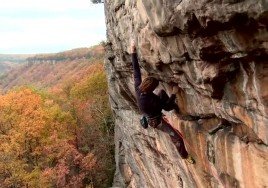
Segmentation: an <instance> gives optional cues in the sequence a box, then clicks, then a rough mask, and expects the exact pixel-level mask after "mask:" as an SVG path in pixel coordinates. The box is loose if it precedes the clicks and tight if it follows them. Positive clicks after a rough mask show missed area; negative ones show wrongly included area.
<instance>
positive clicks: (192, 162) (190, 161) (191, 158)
mask: <svg viewBox="0 0 268 188" xmlns="http://www.w3.org/2000/svg"><path fill="white" fill-rule="evenodd" d="M185 160H186V161H187V162H188V163H190V164H195V160H194V158H193V157H192V156H191V155H188V157H187V158H186V159H185Z"/></svg>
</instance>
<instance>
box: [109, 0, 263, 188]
mask: <svg viewBox="0 0 268 188" xmlns="http://www.w3.org/2000/svg"><path fill="white" fill-rule="evenodd" d="M105 7H106V8H105V11H106V24H107V35H108V44H107V47H106V48H107V58H106V68H107V71H108V73H109V84H110V96H111V102H112V108H113V110H114V113H115V116H116V137H115V142H116V162H117V171H116V174H115V181H114V186H118V187H154V188H157V187H159V188H166V187H171V188H173V187H254V188H255V187H267V186H268V178H267V177H268V148H267V144H268V117H267V105H268V85H267V84H268V62H267V59H268V32H267V30H268V24H267V23H268V12H267V10H268V2H267V1H266V0H221V1H220V0H198V1H195V0H188V1H186V0H169V1H168V0H137V1H133V0H106V2H105ZM131 37H134V38H135V40H136V42H137V45H138V55H139V61H140V65H141V67H142V71H143V75H152V76H155V77H156V78H158V79H159V80H160V81H161V86H160V87H162V88H164V89H165V90H166V91H168V92H170V90H171V86H173V85H178V86H179V87H180V90H179V92H178V93H177V103H178V105H179V107H180V109H181V114H182V115H181V116H178V114H176V113H175V112H165V114H166V116H167V118H168V120H169V122H170V123H171V124H172V125H173V126H174V127H175V128H176V129H178V130H180V131H181V132H182V134H183V136H184V139H185V142H186V147H187V149H188V151H189V152H190V153H191V154H192V155H193V156H194V158H195V159H196V161H197V163H196V164H195V165H189V164H187V163H186V162H185V161H183V160H181V158H180V157H179V154H178V153H177V151H176V149H175V147H174V146H173V144H172V142H171V140H170V138H169V137H168V136H167V135H165V133H162V132H159V131H157V130H154V129H152V128H148V129H146V130H145V129H143V128H142V127H141V126H140V125H139V119H140V117H141V115H140V113H139V111H138V109H137V106H136V100H135V94H134V88H133V80H132V79H133V78H132V73H133V70H132V67H131V61H130V55H129V52H128V49H129V39H130V38H131ZM187 115H192V116H196V117H197V118H198V120H195V121H190V120H189V119H188V120H187V118H186V117H187ZM219 123H221V124H224V125H230V126H228V127H225V128H222V129H219V130H218V131H216V132H215V133H214V134H209V131H210V130H211V129H213V128H215V127H217V125H218V124H219Z"/></svg>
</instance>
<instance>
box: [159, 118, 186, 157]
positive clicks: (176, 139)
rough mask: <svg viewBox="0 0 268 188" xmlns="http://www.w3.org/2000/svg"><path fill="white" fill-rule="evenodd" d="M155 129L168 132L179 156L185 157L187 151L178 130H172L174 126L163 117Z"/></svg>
mask: <svg viewBox="0 0 268 188" xmlns="http://www.w3.org/2000/svg"><path fill="white" fill-rule="evenodd" d="M156 129H158V130H161V131H163V132H165V133H168V134H169V136H170V138H171V140H172V142H173V143H174V144H175V146H176V148H177V150H178V152H179V153H180V156H181V158H183V159H185V158H187V156H188V152H187V151H186V148H185V145H184V142H183V139H182V137H181V135H180V134H179V131H176V130H174V128H173V127H172V126H171V125H170V124H169V123H168V122H167V121H165V120H164V119H162V123H160V124H159V125H158V126H157V127H156Z"/></svg>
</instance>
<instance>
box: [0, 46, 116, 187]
mask: <svg viewBox="0 0 268 188" xmlns="http://www.w3.org/2000/svg"><path fill="white" fill-rule="evenodd" d="M103 60H104V49H103V47H102V46H101V45H97V46H94V47H91V48H81V49H75V50H70V51H66V52H61V53H55V54H38V55H35V56H31V57H29V58H28V59H27V62H26V63H24V64H23V65H21V66H19V67H17V68H13V69H12V70H10V71H8V72H6V73H5V74H3V75H2V76H1V78H0V90H1V94H0V187H3V188H17V187H29V188H32V187H34V188H35V187H40V188H41V187H42V188H45V187H49V188H50V187H75V188H79V187H90V188H93V187H109V186H110V185H111V183H112V179H113V174H114V168H115V167H114V144H113V143H114V141H113V132H114V131H113V127H114V123H113V122H114V121H113V117H112V113H111V110H110V107H109V99H108V88H107V80H106V74H105V71H104V65H103Z"/></svg>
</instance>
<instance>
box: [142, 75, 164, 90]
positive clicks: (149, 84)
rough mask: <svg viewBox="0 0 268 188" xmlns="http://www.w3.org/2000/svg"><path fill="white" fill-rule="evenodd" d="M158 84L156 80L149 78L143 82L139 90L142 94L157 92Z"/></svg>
mask: <svg viewBox="0 0 268 188" xmlns="http://www.w3.org/2000/svg"><path fill="white" fill-rule="evenodd" d="M158 84H159V81H158V80H157V79H156V78H154V77H151V76H148V77H147V78H145V79H144V80H143V81H142V83H141V85H140V87H139V88H140V91H141V92H142V93H150V92H153V91H154V90H155V88H156V87H157V86H158Z"/></svg>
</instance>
